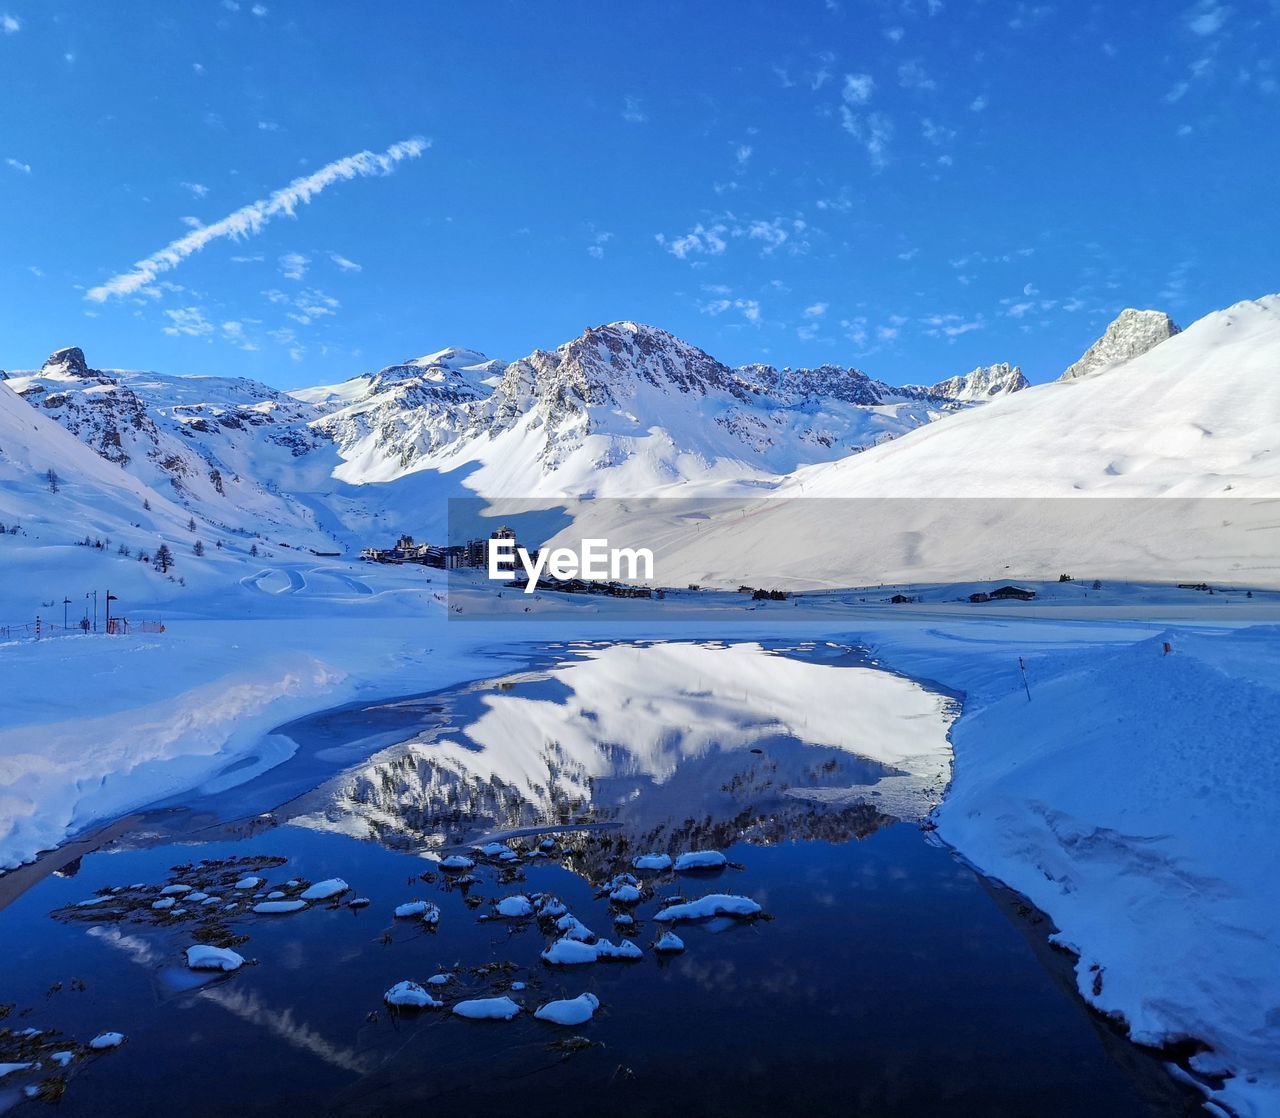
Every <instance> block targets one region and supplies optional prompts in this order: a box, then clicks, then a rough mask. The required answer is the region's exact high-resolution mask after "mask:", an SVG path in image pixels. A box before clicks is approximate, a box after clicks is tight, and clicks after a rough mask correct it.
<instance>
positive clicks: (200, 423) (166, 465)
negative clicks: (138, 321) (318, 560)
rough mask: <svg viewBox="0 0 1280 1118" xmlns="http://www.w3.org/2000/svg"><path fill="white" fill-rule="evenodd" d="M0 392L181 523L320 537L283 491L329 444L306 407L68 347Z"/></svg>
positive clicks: (242, 382) (234, 381)
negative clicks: (129, 479) (163, 503)
mask: <svg viewBox="0 0 1280 1118" xmlns="http://www.w3.org/2000/svg"><path fill="white" fill-rule="evenodd" d="M5 384H6V385H7V386H8V387H9V388H10V389H12V390H13V391H14V392H16V393H17V394H18V395H19V396H21V397H22V398H23V399H25V400H26V401H27V403H29V404H31V405H32V406H33V407H35V408H36V409H38V410H39V411H40V412H41V413H42V414H43V415H45V416H47V417H48V418H49V419H52V420H53V421H54V422H56V423H58V424H59V425H60V426H62V427H63V428H64V429H65V430H67V431H68V432H70V433H71V434H72V435H74V436H75V437H76V438H77V439H79V440H80V441H81V442H82V443H84V444H85V445H86V446H87V447H89V448H90V449H91V450H93V451H94V452H95V453H97V454H98V455H99V456H100V457H102V458H103V459H105V460H106V461H108V462H110V463H113V464H114V465H116V466H119V467H121V468H122V469H123V470H124V471H125V472H127V473H129V474H131V475H132V476H133V477H135V478H137V479H138V481H140V482H141V483H142V484H143V485H144V486H147V487H148V488H150V489H151V490H153V491H155V492H159V493H162V494H164V495H165V496H166V497H167V498H168V499H170V500H172V501H173V502H174V503H176V504H178V505H181V506H182V507H183V508H186V509H188V510H189V514H194V515H195V516H197V517H200V518H203V519H204V520H207V521H208V522H209V523H210V524H212V525H215V526H218V527H221V528H223V529H226V530H227V531H231V532H236V533H239V534H249V535H256V534H266V533H276V532H280V531H285V532H288V533H289V534H290V535H291V536H294V537H295V538H297V537H298V535H299V533H301V534H302V536H303V538H305V539H306V540H316V541H318V540H319V539H320V538H322V537H321V533H319V531H318V528H317V523H316V517H315V514H314V513H313V512H312V511H311V510H310V509H309V508H308V507H307V506H306V505H305V504H303V503H302V502H300V501H299V500H298V499H297V498H296V497H295V496H294V495H293V494H292V493H291V492H290V489H291V488H296V480H297V479H296V476H294V474H295V471H293V470H292V469H291V468H290V467H291V466H292V464H293V463H294V462H295V460H296V459H298V458H299V457H301V456H303V455H306V454H308V453H310V452H311V451H313V450H316V449H317V448H318V447H321V446H324V445H326V444H327V442H328V440H327V438H326V436H325V434H324V432H323V431H322V430H317V429H314V428H312V427H311V426H309V424H310V423H311V421H312V420H314V419H315V418H316V414H317V413H316V410H315V409H314V408H312V407H311V406H310V405H308V404H306V403H303V402H301V401H299V400H296V399H294V398H293V397H291V396H288V395H285V394H284V393H280V392H276V391H275V390H273V389H271V388H268V387H267V386H266V385H264V384H260V383H258V382H257V381H252V380H247V379H243V378H222V377H202V376H191V377H182V376H164V375H161V374H158V373H140V372H131V371H124V370H99V369H93V368H91V367H90V366H89V364H88V362H87V361H86V359H85V355H84V353H83V351H81V350H80V349H79V348H77V347H69V348H66V349H60V350H57V351H56V352H54V353H53V354H52V355H51V356H50V357H49V359H48V360H47V361H46V362H45V363H44V365H43V367H42V368H41V369H40V370H39V371H38V372H25V373H24V372H12V373H10V374H9V376H8V378H7V380H6V381H5Z"/></svg>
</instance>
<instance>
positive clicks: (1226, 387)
mask: <svg viewBox="0 0 1280 1118" xmlns="http://www.w3.org/2000/svg"><path fill="white" fill-rule="evenodd" d="M1278 306H1280V305H1278V300H1277V297H1269V298H1266V299H1262V300H1259V301H1257V302H1252V303H1242V304H1239V305H1238V306H1236V307H1233V308H1230V309H1229V310H1227V311H1222V312H1219V313H1217V314H1215V315H1210V316H1208V317H1206V318H1205V319H1203V320H1201V321H1200V322H1198V323H1196V324H1195V325H1194V326H1193V327H1192V328H1191V329H1189V330H1188V331H1186V332H1184V333H1173V331H1174V330H1175V328H1174V327H1173V325H1172V323H1171V322H1169V320H1168V319H1167V317H1166V316H1163V315H1158V314H1156V313H1155V312H1136V311H1125V312H1124V313H1123V314H1122V315H1120V317H1119V318H1118V319H1117V320H1116V322H1114V323H1113V324H1112V325H1111V326H1110V327H1109V328H1108V330H1107V332H1106V334H1105V335H1104V336H1103V337H1102V338H1101V339H1099V341H1098V343H1097V344H1095V345H1094V346H1093V347H1092V348H1091V349H1090V351H1089V354H1088V355H1086V357H1085V358H1084V359H1083V360H1082V362H1081V363H1078V364H1077V366H1075V368H1077V369H1079V368H1081V367H1083V366H1085V365H1088V366H1089V367H1090V368H1092V369H1093V370H1094V371H1092V372H1091V373H1089V374H1088V375H1079V376H1073V377H1071V378H1070V379H1067V380H1065V381H1059V382H1055V383H1052V384H1048V385H1041V386H1038V387H1034V388H1029V387H1028V386H1027V382H1026V380H1025V378H1024V377H1023V376H1022V374H1021V372H1020V370H1018V369H1017V368H1016V367H1013V366H1010V365H992V366H988V367H983V368H978V369H975V370H974V371H973V372H971V373H969V374H967V375H965V376H962V377H953V378H951V379H949V380H944V381H940V382H939V383H937V384H934V385H933V386H931V387H921V386H910V385H908V386H904V387H896V386H894V385H891V384H889V383H887V382H885V381H881V380H876V379H874V378H872V377H870V376H868V375H867V374H866V373H864V372H862V371H860V370H857V369H850V368H844V367H840V366H836V365H824V366H819V367H818V368H815V369H776V368H774V367H772V366H768V365H745V366H742V367H739V368H731V367H729V366H727V365H725V364H723V363H722V362H719V361H717V360H716V359H715V358H713V357H712V356H710V355H709V354H707V353H705V352H703V351H702V350H700V349H698V348H697V347H695V346H692V345H690V344H688V343H686V342H683V341H681V340H680V339H678V338H676V337H674V336H673V335H671V334H669V333H667V332H665V331H663V330H660V329H657V328H655V327H651V326H643V325H639V324H636V323H632V322H619V323H613V324H610V325H607V326H601V327H597V328H594V329H589V330H587V331H585V332H584V333H583V334H582V335H581V336H580V337H578V338H575V339H573V340H572V341H570V342H567V343H565V344H564V345H561V346H559V347H558V348H556V349H554V350H537V351H535V352H534V353H532V354H530V355H529V356H527V357H524V358H521V359H519V360H517V361H513V362H511V363H510V364H503V363H502V362H499V361H493V360H490V359H488V358H486V357H485V356H484V355H483V354H481V353H479V352H476V351H474V350H466V349H457V348H454V349H447V350H441V351H439V352H437V353H433V354H429V355H427V356H425V357H420V358H416V359H414V360H411V361H406V362H404V363H402V364H399V365H393V366H390V367H388V368H386V369H383V370H381V371H380V372H378V373H375V374H370V375H366V376H361V377H357V378H355V379H353V380H351V381H347V382H344V383H342V384H337V385H331V386H326V387H322V388H315V389H307V390H301V391H297V392H293V393H281V392H276V391H275V390H273V389H271V388H269V387H267V386H265V385H263V384H260V383H258V382H256V381H252V380H247V379H239V378H213V377H171V376H162V375H160V374H154V373H137V372H119V371H99V370H95V369H93V368H92V367H90V366H89V365H88V363H87V361H86V360H85V358H84V355H83V353H81V352H80V351H79V350H77V349H67V350H59V351H58V352H57V353H55V354H54V355H53V356H52V357H51V358H50V360H49V361H48V362H47V363H46V364H45V366H44V367H43V368H42V369H41V370H40V371H39V372H37V373H14V374H11V375H10V376H9V377H8V378H7V379H6V380H5V381H4V385H5V387H6V391H12V392H16V393H19V394H20V395H21V396H22V398H24V399H25V400H26V402H27V404H29V405H30V406H31V407H32V409H34V411H35V412H36V413H38V414H39V416H40V417H42V418H43V419H44V420H46V421H51V422H54V423H56V424H58V425H60V426H61V427H62V428H64V429H65V431H66V432H69V433H70V434H72V435H74V436H75V437H76V439H78V440H79V442H80V443H81V444H83V445H84V447H86V448H88V449H91V450H92V451H93V452H94V454H95V456H96V458H97V460H98V461H100V462H103V463H106V464H109V465H110V466H111V468H113V469H116V470H120V471H121V472H123V473H126V474H128V475H130V476H131V477H133V478H135V479H136V480H137V481H138V482H139V483H141V485H142V487H143V489H145V490H146V491H149V492H151V493H154V494H157V495H162V496H163V498H164V501H165V502H166V503H171V504H173V505H175V506H176V507H178V508H180V509H181V510H183V512H185V513H186V514H187V516H188V517H190V516H192V515H194V516H195V517H196V518H198V519H200V520H201V521H202V523H203V524H206V525H207V526H208V528H209V532H208V533H207V535H208V538H210V539H214V538H216V537H218V536H219V534H221V536H222V537H223V543H224V545H228V546H229V545H233V544H234V543H235V541H236V540H237V539H239V540H242V541H245V546H244V547H239V546H238V545H236V546H229V550H230V551H233V552H236V553H238V552H240V551H247V545H248V541H249V540H250V539H252V538H259V539H267V538H272V539H273V540H274V541H275V542H277V543H280V544H285V543H288V545H289V546H291V547H294V548H298V547H302V548H304V549H306V548H313V549H315V550H338V551H345V552H347V553H354V552H355V551H356V550H358V549H359V548H360V547H363V546H367V545H368V543H369V542H370V541H371V540H380V539H385V538H387V537H390V538H394V533H398V532H401V531H407V532H410V533H411V534H416V535H418V536H424V535H425V536H427V537H428V538H432V539H438V538H440V535H441V529H442V527H443V523H444V507H445V500H444V498H446V497H448V496H454V495H465V494H477V495H480V496H484V497H492V498H497V497H507V498H523V497H532V498H539V499H543V500H546V499H562V498H565V497H570V496H572V497H588V496H628V497H645V496H667V497H671V496H687V497H698V498H706V497H726V498H732V499H733V500H735V501H738V502H742V501H746V500H754V499H756V498H758V497H765V496H771V497H800V496H803V497H880V498H883V497H906V496H919V495H921V494H928V495H930V496H934V497H942V498H958V497H993V496H1007V497H1026V496H1033V497H1043V496H1049V495H1063V496H1072V495H1079V494H1082V493H1092V492H1097V493H1105V494H1107V495H1123V496H1144V497H1145V496H1156V495H1177V496H1210V495H1218V494H1222V493H1231V494H1232V495H1235V496H1239V495H1258V496H1265V495H1267V492H1268V491H1270V490H1272V489H1273V488H1274V482H1275V473H1276V468H1275V466H1274V465H1273V457H1274V455H1273V448H1274V447H1275V445H1276V443H1277V442H1278V441H1280V431H1277V430H1276V429H1275V424H1274V423H1272V422H1271V421H1270V419H1269V417H1271V416H1275V415H1280V399H1274V397H1275V393H1276V392H1277V391H1278V390H1280V389H1277V386H1276V380H1275V377H1274V369H1275V367H1276V366H1277V364H1280V361H1278V360H1277V348H1278V346H1280V325H1277V323H1278V322H1280V309H1278ZM1161 339H1163V340H1161ZM1129 352H1133V353H1135V354H1136V355H1135V356H1132V357H1129V358H1127V359H1125V360H1120V358H1121V357H1122V356H1123V355H1124V354H1126V353H1129ZM1090 355H1092V356H1090ZM1117 361H1119V363H1118V364H1117V363H1115V362H1117ZM57 457H58V454H55V453H53V451H52V450H51V452H50V458H51V460H53V461H55V462H56V459H57ZM77 460H78V459H77ZM69 461H70V460H69ZM794 516H800V517H801V518H802V519H803V517H804V516H813V517H815V518H816V519H814V521H813V523H812V524H810V523H807V522H806V523H803V524H802V523H796V524H791V523H789V522H787V523H784V522H783V521H784V520H786V518H787V517H794ZM828 521H829V514H828V513H823V512H815V511H813V508H812V507H811V509H810V512H808V513H801V512H799V511H797V510H794V509H793V510H789V511H785V512H779V511H777V510H772V511H770V513H769V515H768V516H765V517H762V518H759V519H757V520H754V521H752V524H753V530H759V531H762V532H766V533H767V534H768V535H769V540H765V539H760V540H751V541H746V542H743V541H742V540H740V539H738V538H737V537H736V536H735V538H734V539H733V540H732V541H724V540H719V539H718V536H717V532H716V531H714V530H713V528H714V525H712V524H707V525H706V526H705V527H704V530H702V531H701V532H700V533H699V543H698V547H699V548H704V549H705V548H715V547H723V548H724V549H725V551H724V554H727V555H729V556H730V559H728V560H726V563H727V564H728V565H725V566H723V569H721V568H720V567H718V566H717V565H716V563H715V562H712V561H711V560H710V559H709V558H708V555H707V554H703V553H702V552H701V551H696V550H695V551H686V552H685V553H684V554H683V556H682V558H681V561H680V564H679V565H678V568H670V567H668V568H667V572H666V574H667V576H668V577H669V578H670V579H672V580H674V581H676V582H679V583H684V582H688V581H692V582H705V583H710V582H713V581H715V580H716V579H717V578H723V579H725V580H729V581H732V582H734V583H735V584H736V582H737V581H741V580H743V579H746V578H748V576H752V575H756V574H759V573H760V572H759V571H749V570H746V569H744V568H743V565H742V559H741V555H742V554H744V553H745V554H750V555H751V556H752V562H753V563H755V564H757V565H763V566H764V568H766V569H769V563H770V562H771V559H770V556H771V554H773V550H774V549H775V545H774V543H771V542H770V541H777V540H786V541H788V544H787V548H788V549H789V551H788V554H789V555H790V560H789V561H793V562H802V563H803V564H804V565H805V566H806V569H807V571H808V572H809V573H811V574H813V576H814V578H813V580H812V581H814V582H815V583H817V584H826V585H833V584H837V585H838V584H844V585H847V584H849V583H850V582H851V581H852V582H857V581H860V580H861V579H862V578H863V577H864V576H865V572H854V571H853V570H852V569H851V566H850V564H851V562H852V561H853V560H854V559H855V558H856V556H857V555H858V552H857V551H856V549H854V550H850V549H849V548H848V547H847V546H846V547H844V548H841V547H837V546H835V545H833V544H832V543H831V542H830V535H831V533H830V525H829V523H828ZM128 523H131V521H130V522H126V526H127V525H128ZM641 524H642V521H640V520H637V521H635V523H633V524H632V525H631V526H630V527H631V528H633V529H638V528H639V527H640V526H641ZM614 527H615V526H610V525H602V526H601V531H602V533H603V534H605V535H609V534H610V533H611V532H613V531H614ZM651 527H653V526H651ZM916 528H917V529H918V530H920V531H923V530H924V529H923V527H921V526H920V525H917V526H916ZM670 529H671V526H669V525H667V526H665V527H662V528H661V530H659V529H658V528H655V529H654V530H655V531H657V532H658V534H659V535H660V536H661V538H662V539H664V540H666V541H668V542H669V543H672V544H673V545H679V544H680V540H679V536H680V532H679V531H674V530H670ZM615 534H616V533H615ZM963 534H964V533H963V532H961V535H963ZM1086 534H1088V533H1086ZM1094 534H1096V533H1094ZM811 537H812V538H811ZM819 537H821V538H819ZM824 541H825V542H824ZM631 542H632V543H633V545H636V544H639V543H643V542H644V541H639V540H632V541H631ZM962 542H963V541H962ZM833 548H834V550H833ZM908 550H909V549H908ZM1010 551H1011V557H1012V558H1017V557H1018V554H1019V553H1018V551H1017V548H1011V549H1010ZM828 552H830V554H829V555H828ZM964 557H965V549H964V547H963V546H953V547H952V549H951V554H950V556H949V562H951V561H952V560H954V562H951V566H950V567H948V568H947V569H948V570H951V569H952V568H953V567H956V566H957V564H958V565H959V566H963V565H964V563H963V561H964ZM717 562H718V560H717ZM877 569H878V573H879V574H881V575H883V574H884V568H883V563H879V562H878V568H877ZM957 569H958V568H957ZM672 571H675V574H672Z"/></svg>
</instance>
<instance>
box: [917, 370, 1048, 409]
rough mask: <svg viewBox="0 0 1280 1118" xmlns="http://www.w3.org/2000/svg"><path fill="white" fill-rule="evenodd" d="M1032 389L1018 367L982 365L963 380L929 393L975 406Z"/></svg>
mask: <svg viewBox="0 0 1280 1118" xmlns="http://www.w3.org/2000/svg"><path fill="white" fill-rule="evenodd" d="M1030 387H1031V385H1030V384H1028V383H1027V378H1026V377H1024V376H1023V375H1022V370H1021V369H1019V368H1018V367H1017V366H1016V365H1009V364H1000V365H987V366H985V367H983V366H981V365H979V366H978V368H976V369H974V370H973V372H971V373H966V374H965V375H964V376H962V377H951V378H949V379H948V380H943V381H939V382H938V383H937V384H935V385H934V386H933V387H932V388H930V389H929V394H930V395H931V396H940V397H941V398H943V399H944V400H953V401H954V402H956V403H958V404H971V403H977V402H980V401H983V400H994V399H995V398H996V397H997V396H1007V395H1009V393H1010V392H1021V391H1022V390H1023V389H1024V388H1030Z"/></svg>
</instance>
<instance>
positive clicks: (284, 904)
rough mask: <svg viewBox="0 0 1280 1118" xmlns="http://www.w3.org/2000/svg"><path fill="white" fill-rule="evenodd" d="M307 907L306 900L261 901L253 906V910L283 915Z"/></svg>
mask: <svg viewBox="0 0 1280 1118" xmlns="http://www.w3.org/2000/svg"><path fill="white" fill-rule="evenodd" d="M306 907H307V902H306V901H259V902H258V903H257V904H256V905H254V906H253V911H254V912H257V913H260V914H261V915H263V916H282V915H284V914H285V913H287V912H300V911H301V910H302V909H304V908H306Z"/></svg>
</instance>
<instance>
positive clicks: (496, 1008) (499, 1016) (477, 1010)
mask: <svg viewBox="0 0 1280 1118" xmlns="http://www.w3.org/2000/svg"><path fill="white" fill-rule="evenodd" d="M453 1012H454V1015H455V1016H457V1017H465V1018H467V1020H469V1021H510V1020H512V1019H513V1018H514V1017H517V1016H519V1014H520V1006H519V1005H517V1004H516V1003H515V1002H513V1001H512V1000H511V999H510V998H508V997H506V996H505V995H504V996H503V997H500V998H472V999H471V1000H470V1001H465V1002H458V1004H457V1005H455V1006H454V1007H453Z"/></svg>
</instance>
